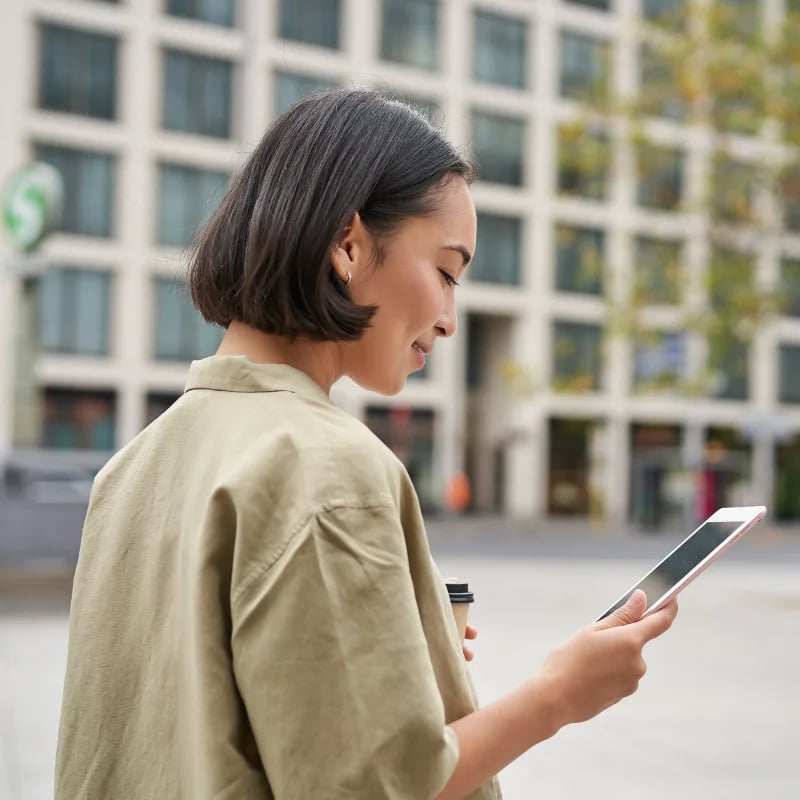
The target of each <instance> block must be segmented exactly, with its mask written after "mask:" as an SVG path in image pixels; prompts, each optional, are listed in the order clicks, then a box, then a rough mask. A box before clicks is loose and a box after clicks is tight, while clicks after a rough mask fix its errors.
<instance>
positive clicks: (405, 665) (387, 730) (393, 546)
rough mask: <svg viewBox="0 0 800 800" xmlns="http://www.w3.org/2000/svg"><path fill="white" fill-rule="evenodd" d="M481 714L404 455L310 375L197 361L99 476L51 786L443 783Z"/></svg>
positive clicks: (224, 790)
mask: <svg viewBox="0 0 800 800" xmlns="http://www.w3.org/2000/svg"><path fill="white" fill-rule="evenodd" d="M474 708H475V705H474V700H473V694H472V691H471V684H470V680H469V676H468V673H467V669H466V665H465V662H464V657H463V654H462V652H461V643H460V642H459V641H458V635H457V633H456V629H455V624H454V621H453V617H452V612H451V609H450V606H449V603H448V597H447V591H446V589H445V588H444V585H443V582H442V577H441V575H440V574H439V572H438V571H437V569H436V567H435V565H434V563H433V560H432V558H431V554H430V551H429V548H428V542H427V538H426V535H425V530H424V527H423V521H422V517H421V514H420V510H419V505H418V501H417V497H416V494H415V492H414V488H413V486H412V484H411V482H410V480H409V478H408V475H407V473H406V471H405V469H404V468H403V466H402V464H401V463H400V462H399V461H398V460H397V458H396V457H395V456H394V455H393V454H392V453H391V451H389V450H388V449H387V448H386V447H385V446H384V445H383V444H382V443H381V442H380V441H379V440H378V439H377V438H376V437H375V436H374V435H373V434H372V433H371V432H370V431H369V430H368V429H367V428H366V427H365V426H364V425H363V424H362V423H360V422H359V421H358V420H356V419H354V418H352V417H351V416H349V415H348V414H346V413H344V412H343V411H341V410H339V409H337V408H336V407H335V406H334V405H333V404H332V403H331V401H330V399H329V398H328V396H327V394H326V393H325V392H324V391H323V390H322V389H321V388H320V387H319V386H318V385H317V384H316V383H314V382H313V381H312V380H311V378H309V377H308V376H307V375H305V374H304V373H302V372H299V371H297V370H295V369H293V368H291V367H287V366H281V365H265V364H255V363H253V362H251V361H249V360H248V359H246V358H244V357H240V356H226V357H213V358H209V359H205V360H203V361H198V362H195V363H193V364H192V366H191V370H190V373H189V379H188V383H187V387H186V393H185V394H184V395H183V397H182V398H181V399H180V400H178V402H176V403H175V404H174V405H173V406H172V408H170V409H169V410H168V411H167V412H166V413H165V414H163V415H162V416H161V417H159V418H158V419H157V420H156V421H155V422H153V423H152V424H151V425H150V426H149V427H148V428H146V429H145V430H144V431H143V432H142V433H141V434H139V436H138V437H137V438H136V439H135V440H134V441H133V442H131V443H130V444H129V445H128V446H127V447H125V448H124V449H123V450H121V451H120V452H119V453H118V454H116V455H115V456H114V457H113V458H112V459H111V461H109V463H108V464H107V465H106V467H105V468H104V469H103V470H102V471H101V472H100V474H99V475H98V477H97V479H96V481H95V485H94V488H93V491H92V497H91V501H90V505H89V510H88V514H87V518H86V523H85V526H84V532H83V538H82V542H81V551H80V556H79V559H78V566H77V571H76V575H75V584H74V589H73V597H72V607H71V614H70V632H69V653H68V660H67V672H66V681H65V685H64V697H63V707H62V714H61V726H60V731H59V742H58V754H57V759H56V798H58V800H117V798H118V799H119V800H138V799H139V798H141V799H142V800H144V799H145V798H146V799H147V800H155V799H156V798H157V799H158V800H166V798H170V800H173V798H185V800H211V799H212V798H214V800H228V799H230V800H234V798H235V800H251V798H252V799H253V800H254V799H255V798H259V800H261V799H265V798H277V799H278V800H305V799H306V798H308V799H309V800H311V799H312V798H313V800H325V798H363V800H381V799H382V798H392V799H393V800H394V799H395V798H396V799H398V800H399V798H404V799H405V798H408V799H409V800H411V799H412V798H413V800H424V799H425V798H434V797H435V796H436V795H437V794H438V793H439V791H440V790H441V789H442V788H443V787H444V785H445V784H446V783H447V781H448V779H449V777H450V775H451V774H452V772H453V770H454V769H455V766H456V762H457V760H458V741H457V738H456V736H455V734H454V732H453V731H452V730H451V729H450V728H448V727H447V724H448V723H450V722H452V721H454V720H457V719H459V718H461V717H463V716H465V715H466V714H469V713H470V712H471V711H473V710H474ZM499 796H500V795H499V789H498V788H497V785H496V782H493V783H491V784H490V785H487V786H486V787H484V788H483V789H482V790H480V791H478V792H476V793H474V794H473V795H472V797H474V798H485V799H487V800H488V798H497V797H499Z"/></svg>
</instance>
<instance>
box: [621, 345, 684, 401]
mask: <svg viewBox="0 0 800 800" xmlns="http://www.w3.org/2000/svg"><path fill="white" fill-rule="evenodd" d="M686 364H687V349H686V337H685V336H684V334H682V333H666V332H663V331H648V332H646V333H644V334H641V335H640V336H638V337H637V339H636V341H635V342H634V356H633V383H634V387H635V388H636V389H637V390H640V391H658V390H662V389H673V388H675V386H676V385H677V384H678V383H679V382H680V381H681V380H682V379H683V378H684V377H685V376H686Z"/></svg>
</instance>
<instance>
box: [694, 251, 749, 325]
mask: <svg viewBox="0 0 800 800" xmlns="http://www.w3.org/2000/svg"><path fill="white" fill-rule="evenodd" d="M754 276H755V267H754V262H753V257H752V256H751V255H747V254H745V253H740V252H737V251H736V250H731V249H729V248H726V247H719V246H716V247H714V248H713V249H712V252H711V257H710V259H709V262H708V269H707V273H706V285H707V287H708V297H709V301H710V303H711V306H712V308H714V309H715V310H718V311H722V312H725V313H731V312H732V311H734V312H735V309H737V308H738V309H743V308H748V307H749V306H750V300H751V298H752V294H753V278H754Z"/></svg>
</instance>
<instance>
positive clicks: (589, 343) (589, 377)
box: [553, 322, 601, 392]
mask: <svg viewBox="0 0 800 800" xmlns="http://www.w3.org/2000/svg"><path fill="white" fill-rule="evenodd" d="M600 342H601V331H600V326H599V325H592V324H588V323H583V322H555V323H553V388H554V389H555V390H556V391H563V392H592V391H599V389H600V388H601V369H600V365H601V356H600Z"/></svg>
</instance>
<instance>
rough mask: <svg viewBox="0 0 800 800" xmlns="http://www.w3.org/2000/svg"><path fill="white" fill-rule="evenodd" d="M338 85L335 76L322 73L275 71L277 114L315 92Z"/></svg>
mask: <svg viewBox="0 0 800 800" xmlns="http://www.w3.org/2000/svg"><path fill="white" fill-rule="evenodd" d="M335 87H336V81H335V80H334V79H333V78H325V77H322V76H320V75H301V74H300V73H299V72H276V73H275V114H276V116H277V115H278V114H283V112H284V111H286V109H288V108H290V107H291V106H293V105H294V104H295V103H297V102H298V101H299V100H302V99H303V98H304V97H306V96H307V95H309V94H314V92H323V91H325V90H326V89H333V88H335Z"/></svg>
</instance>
